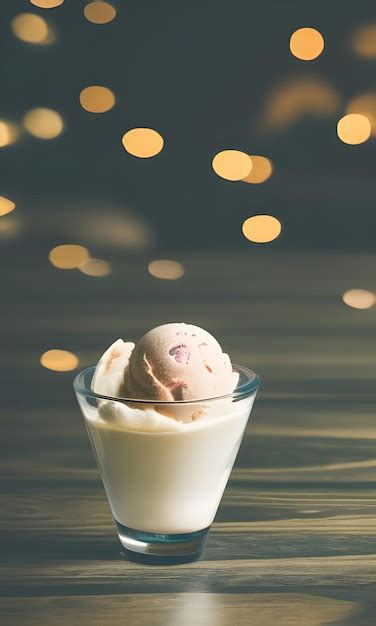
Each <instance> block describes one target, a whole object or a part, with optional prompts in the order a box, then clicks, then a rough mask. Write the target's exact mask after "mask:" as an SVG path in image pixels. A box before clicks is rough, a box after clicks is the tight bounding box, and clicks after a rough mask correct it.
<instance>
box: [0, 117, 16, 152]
mask: <svg viewBox="0 0 376 626" xmlns="http://www.w3.org/2000/svg"><path fill="white" fill-rule="evenodd" d="M19 134H20V132H19V129H18V127H17V126H16V125H15V124H12V122H7V121H5V120H0V148H5V147H6V146H11V145H12V144H13V143H15V142H16V141H17V139H18V136H19Z"/></svg>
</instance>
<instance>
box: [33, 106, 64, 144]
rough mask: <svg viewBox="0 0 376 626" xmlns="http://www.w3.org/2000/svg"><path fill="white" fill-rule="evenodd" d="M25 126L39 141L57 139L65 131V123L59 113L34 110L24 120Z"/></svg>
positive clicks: (39, 109)
mask: <svg viewBox="0 0 376 626" xmlns="http://www.w3.org/2000/svg"><path fill="white" fill-rule="evenodd" d="M23 125H24V127H25V129H26V130H27V132H28V133H30V135H33V136H34V137H37V138H38V139H55V137H58V136H59V135H60V134H61V133H62V132H63V129H64V122H63V120H62V117H61V115H60V114H59V113H57V111H53V110H52V109H44V108H37V109H32V110H31V111H29V112H28V113H26V115H25V116H24V118H23Z"/></svg>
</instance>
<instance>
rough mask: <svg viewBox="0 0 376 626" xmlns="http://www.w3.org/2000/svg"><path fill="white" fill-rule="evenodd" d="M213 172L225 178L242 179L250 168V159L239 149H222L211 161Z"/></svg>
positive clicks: (248, 172)
mask: <svg viewBox="0 0 376 626" xmlns="http://www.w3.org/2000/svg"><path fill="white" fill-rule="evenodd" d="M212 167H213V170H214V171H215V173H216V174H217V175H218V176H220V177H221V178H224V179H225V180H232V181H235V180H242V179H244V178H245V177H246V176H248V175H249V174H250V172H251V170H252V160H251V159H250V157H249V155H248V154H246V153H245V152H241V150H222V151H221V152H218V153H217V154H216V155H215V157H214V158H213V161H212Z"/></svg>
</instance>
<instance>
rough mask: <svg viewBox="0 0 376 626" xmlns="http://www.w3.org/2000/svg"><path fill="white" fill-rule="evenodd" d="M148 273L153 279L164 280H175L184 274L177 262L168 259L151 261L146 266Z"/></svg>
mask: <svg viewBox="0 0 376 626" xmlns="http://www.w3.org/2000/svg"><path fill="white" fill-rule="evenodd" d="M148 270H149V273H150V274H151V275H152V276H154V277H155V278H163V279H165V280H177V279H178V278H181V277H182V276H183V274H184V267H183V266H182V264H181V263H179V262H178V261H170V260H168V259H163V260H158V261H151V262H150V263H149V265H148Z"/></svg>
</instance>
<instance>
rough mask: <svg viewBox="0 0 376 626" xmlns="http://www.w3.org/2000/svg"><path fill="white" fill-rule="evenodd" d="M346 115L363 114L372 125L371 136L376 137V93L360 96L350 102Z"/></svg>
mask: <svg viewBox="0 0 376 626" xmlns="http://www.w3.org/2000/svg"><path fill="white" fill-rule="evenodd" d="M346 113H361V114H362V115H365V116H366V117H367V118H368V119H369V121H370V123H371V135H373V136H375V135H376V92H374V91H373V92H372V91H371V92H368V93H363V94H359V95H358V96H355V97H354V98H353V99H352V100H350V102H349V104H348V106H347V109H346Z"/></svg>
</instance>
